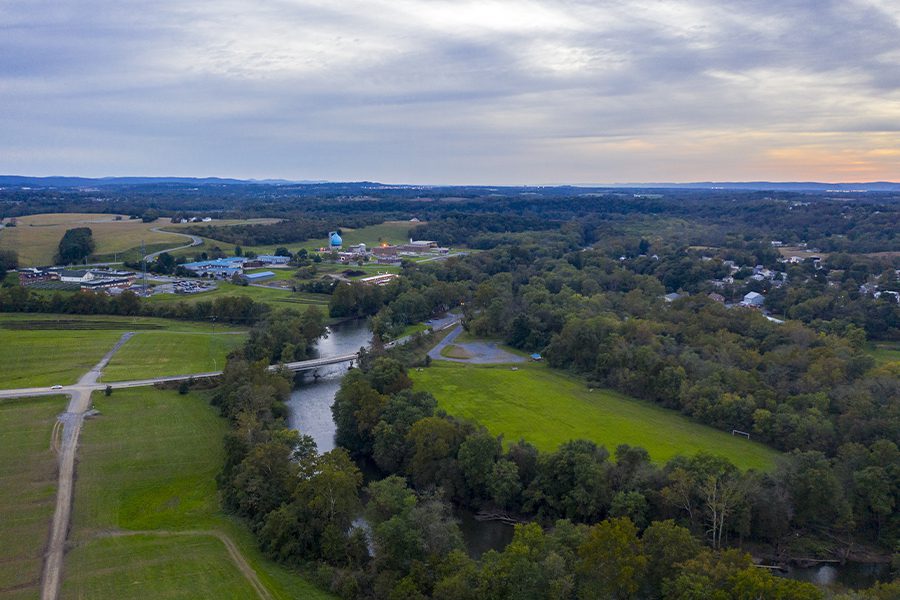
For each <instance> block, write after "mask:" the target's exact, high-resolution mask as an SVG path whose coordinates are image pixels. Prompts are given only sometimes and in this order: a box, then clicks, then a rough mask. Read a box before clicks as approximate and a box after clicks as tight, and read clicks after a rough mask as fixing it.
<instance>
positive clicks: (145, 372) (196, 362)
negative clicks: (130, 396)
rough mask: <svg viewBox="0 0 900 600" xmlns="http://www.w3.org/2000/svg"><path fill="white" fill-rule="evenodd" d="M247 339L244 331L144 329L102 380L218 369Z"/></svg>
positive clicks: (123, 351)
mask: <svg viewBox="0 0 900 600" xmlns="http://www.w3.org/2000/svg"><path fill="white" fill-rule="evenodd" d="M245 339H246V335H244V334H230V333H189V332H185V333H179V332H174V331H141V332H138V333H137V334H135V336H134V337H132V338H131V339H130V340H128V341H127V342H126V343H125V345H124V346H122V347H121V348H120V349H119V351H118V352H116V353H115V354H114V355H113V357H112V359H110V361H109V364H108V365H107V366H106V368H105V369H104V370H103V381H125V380H128V379H144V378H150V377H162V376H165V375H187V374H189V373H205V372H209V371H219V370H221V369H223V368H224V366H225V357H226V356H228V353H229V352H231V351H232V350H234V349H235V348H237V347H238V346H240V345H241V344H243V343H244V340H245Z"/></svg>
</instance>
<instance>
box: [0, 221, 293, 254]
mask: <svg viewBox="0 0 900 600" xmlns="http://www.w3.org/2000/svg"><path fill="white" fill-rule="evenodd" d="M117 216H118V217H121V220H119V221H116V217H117ZM16 221H17V226H16V227H7V228H4V230H3V235H0V250H15V251H16V252H17V253H18V255H19V263H20V264H22V265H24V266H37V265H49V264H51V263H52V262H53V256H54V255H55V254H56V251H57V249H58V247H59V241H60V240H61V239H62V236H63V235H64V234H65V232H66V230H67V229H72V228H74V227H90V228H91V232H92V233H93V237H94V243H95V244H96V250H95V253H94V254H95V258H94V260H97V261H100V262H106V261H110V262H111V261H113V260H119V261H122V260H125V259H131V260H134V259H137V258H140V241H141V240H143V242H144V244H145V250H146V252H147V253H150V252H155V251H158V250H165V249H166V248H175V247H178V246H182V245H184V244H188V243H190V239H188V238H186V237H184V236H180V235H171V234H167V233H160V232H158V231H153V229H156V228H160V229H165V230H171V231H174V232H178V231H180V230H183V229H185V228H186V227H189V226H190V225H189V224H172V223H169V222H168V221H166V220H163V219H160V220H157V221H154V222H153V223H144V222H142V221H141V220H140V219H129V218H128V216H127V215H109V214H91V213H51V214H41V215H27V216H24V217H18V218H17V219H16ZM275 221H277V219H250V220H245V221H238V220H231V221H229V220H224V221H215V224H216V225H220V226H221V225H237V224H244V223H273V222H275ZM136 242H137V243H136Z"/></svg>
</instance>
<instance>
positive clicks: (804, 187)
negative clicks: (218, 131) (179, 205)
mask: <svg viewBox="0 0 900 600" xmlns="http://www.w3.org/2000/svg"><path fill="white" fill-rule="evenodd" d="M147 185H179V186H185V185H188V186H232V185H276V186H286V185H325V186H337V187H347V186H350V187H373V186H374V187H375V188H397V189H430V188H442V189H453V188H459V189H463V188H465V189H472V190H484V189H506V190H511V189H535V190H549V189H565V188H571V189H582V190H583V189H585V188H591V189H636V190H640V189H682V190H683V189H694V190H743V191H753V190H757V191H766V190H771V191H782V192H804V191H805V192H829V191H833V192H900V183H895V182H891V181H869V182H859V183H827V182H819V181H698V182H694V183H666V182H651V183H639V182H635V183H611V184H610V183H593V184H578V185H571V184H555V185H542V186H487V185H471V186H466V185H458V186H454V185H433V186H430V185H403V184H383V183H377V182H369V181H365V182H331V181H327V180H302V181H291V180H287V179H230V178H223V177H100V178H91V177H26V176H21V175H0V187H34V188H91V187H95V188H98V187H116V186H119V187H123V186H147Z"/></svg>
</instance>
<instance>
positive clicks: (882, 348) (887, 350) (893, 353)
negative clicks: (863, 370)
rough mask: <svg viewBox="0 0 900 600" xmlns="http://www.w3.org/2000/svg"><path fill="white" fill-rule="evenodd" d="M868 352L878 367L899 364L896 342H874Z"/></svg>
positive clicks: (899, 350)
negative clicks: (893, 363)
mask: <svg viewBox="0 0 900 600" xmlns="http://www.w3.org/2000/svg"><path fill="white" fill-rule="evenodd" d="M868 352H869V355H870V356H871V357H872V358H874V359H875V362H876V363H877V364H879V365H883V364H885V363H889V362H900V343H897V342H876V343H874V344H872V348H870V349H869V351H868Z"/></svg>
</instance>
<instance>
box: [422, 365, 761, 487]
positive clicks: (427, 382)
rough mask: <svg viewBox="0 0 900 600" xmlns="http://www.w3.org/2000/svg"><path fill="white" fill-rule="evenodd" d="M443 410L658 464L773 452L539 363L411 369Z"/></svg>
mask: <svg viewBox="0 0 900 600" xmlns="http://www.w3.org/2000/svg"><path fill="white" fill-rule="evenodd" d="M410 376H411V377H412V379H413V381H414V382H415V385H416V389H421V390H428V391H430V392H431V393H432V394H434V396H435V397H436V398H437V400H438V404H439V406H440V407H441V408H443V409H444V410H446V411H447V412H448V413H450V414H454V415H457V416H460V417H465V418H467V419H471V420H473V421H476V422H478V423H481V424H482V425H484V426H485V427H487V428H488V430H490V431H491V432H492V433H494V434H498V435H499V434H503V436H504V438H505V440H506V441H507V442H513V441H515V440H518V439H520V438H524V439H526V440H528V441H529V442H531V443H532V444H534V445H535V446H537V447H538V448H539V449H540V450H543V451H552V450H555V449H556V448H558V447H559V445H560V444H562V443H564V442H566V441H568V440H573V439H579V438H583V439H589V440H593V441H594V442H596V443H597V444H602V445H604V446H606V448H607V449H608V450H609V451H610V452H612V451H614V450H615V448H616V446H617V445H619V444H630V445H632V446H642V447H643V448H645V449H646V450H647V451H648V452H649V453H650V457H651V458H652V459H653V460H654V461H655V462H657V463H663V462H665V461H668V460H669V459H670V458H672V457H673V456H676V455H678V454H683V455H692V454H694V453H696V452H698V451H700V450H706V451H708V452H711V453H713V454H718V455H721V456H724V457H726V458H728V459H729V460H730V461H732V462H733V463H734V464H735V465H737V466H738V467H740V468H742V469H748V468H755V469H762V470H765V469H771V468H772V466H773V464H774V460H775V457H776V456H777V452H776V451H775V450H772V449H771V448H768V447H767V446H764V445H763V444H759V443H756V442H751V441H748V440H746V439H744V438H741V437H733V436H731V435H729V434H727V433H725V432H722V431H719V430H716V429H713V428H711V427H707V426H705V425H701V424H698V423H695V422H693V421H691V420H690V419H688V418H687V417H685V416H683V415H681V414H679V413H677V412H675V411H672V410H668V409H665V408H661V407H659V406H656V405H654V404H652V403H650V402H644V401H641V400H637V399H634V398H629V397H627V396H624V395H622V394H619V393H617V392H613V391H610V390H602V389H595V390H594V391H593V392H591V391H589V390H588V389H587V388H586V387H585V385H584V382H583V381H581V380H580V379H578V378H577V377H574V376H571V375H568V374H566V373H562V372H559V371H556V370H553V369H550V368H548V367H546V366H544V365H537V364H523V365H519V367H518V370H517V371H513V370H511V368H510V367H509V366H508V365H507V366H487V365H485V366H475V365H466V364H458V363H448V362H440V361H439V362H435V363H433V364H432V365H431V367H429V368H427V369H424V370H422V371H416V372H411V373H410Z"/></svg>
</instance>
